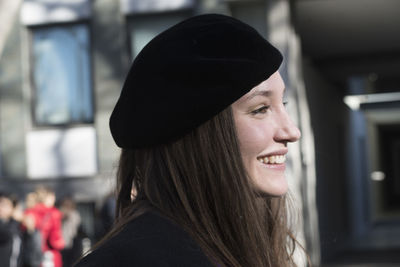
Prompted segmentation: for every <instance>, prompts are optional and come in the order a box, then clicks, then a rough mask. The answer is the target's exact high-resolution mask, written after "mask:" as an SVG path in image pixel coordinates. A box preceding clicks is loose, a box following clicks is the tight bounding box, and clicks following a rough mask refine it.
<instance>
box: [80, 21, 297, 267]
mask: <svg viewBox="0 0 400 267" xmlns="http://www.w3.org/2000/svg"><path fill="white" fill-rule="evenodd" d="M281 62H282V55H281V53H280V52H279V51H278V50H277V49H276V48H275V47H273V46H272V45H271V44H270V43H269V42H268V41H266V40H265V39H264V38H263V37H262V36H261V35H260V34H259V33H257V31H256V30H255V29H253V28H252V27H250V26H249V25H247V24H245V23H243V22H241V21H239V20H237V19H235V18H232V17H228V16H224V15H217V14H207V15H200V16H196V17H193V18H189V19H188V20H185V21H183V22H181V23H178V24H177V25H175V26H173V27H171V28H169V29H168V30H166V31H164V32H163V33H161V34H159V35H158V36H157V37H155V38H154V39H152V40H151V41H150V42H149V43H148V44H147V45H146V46H145V47H144V49H143V50H142V51H141V52H140V53H139V54H138V56H137V57H136V58H135V60H134V62H133V64H132V66H131V69H130V71H129V73H128V76H127V78H126V80H125V84H124V86H123V88H122V91H121V95H120V98H119V100H118V102H117V104H116V106H115V108H114V110H113V113H112V115H111V118H110V129H111V133H112V135H113V138H114V140H115V142H116V144H117V145H118V146H119V147H121V148H122V152H121V157H120V161H119V169H118V174H117V192H118V198H117V221H116V223H115V224H114V227H113V229H112V230H111V232H110V233H109V235H108V236H106V238H105V239H104V240H103V241H102V242H100V243H99V244H98V245H97V246H96V247H95V248H94V249H93V251H92V252H91V253H89V254H88V255H87V256H86V257H84V258H83V259H82V260H81V262H80V263H79V264H78V265H77V266H78V267H89V266H107V267H112V266H115V267H116V266H118V267H128V266H138V267H144V266H152V267H157V266H235V267H236V266H237V267H238V266H242V267H286V266H294V265H295V263H294V260H293V258H292V255H293V252H294V249H295V247H296V240H295V239H294V237H293V235H292V234H291V231H290V228H289V226H288V222H287V220H286V204H287V203H286V198H285V194H286V192H287V190H288V184H287V181H286V179H285V175H284V170H285V155H286V153H287V152H288V149H287V144H288V143H289V142H295V141H297V140H298V139H299V138H300V131H299V129H298V128H297V127H296V126H295V125H294V124H293V123H292V121H291V120H290V118H289V116H288V114H287V112H286V109H285V106H284V103H285V100H284V90H285V89H284V88H285V86H284V82H283V80H282V77H281V76H280V74H279V72H278V69H279V66H280V65H281ZM133 188H134V189H135V190H136V193H134V194H133V197H132V189H133Z"/></svg>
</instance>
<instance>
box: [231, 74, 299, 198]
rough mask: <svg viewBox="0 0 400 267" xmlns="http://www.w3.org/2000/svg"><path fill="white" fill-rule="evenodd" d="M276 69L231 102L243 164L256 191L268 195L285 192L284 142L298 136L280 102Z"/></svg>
mask: <svg viewBox="0 0 400 267" xmlns="http://www.w3.org/2000/svg"><path fill="white" fill-rule="evenodd" d="M283 91H284V83H283V80H282V77H281V76H280V74H279V73H278V72H275V73H274V74H272V75H271V77H269V78H268V79H267V80H265V81H263V82H262V83H260V84H259V85H257V86H256V87H254V88H253V89H252V90H251V91H250V92H248V93H247V94H246V95H244V96H242V97H241V98H240V99H239V100H237V101H236V102H234V103H233V104H232V110H233V114H234V118H235V124H236V130H237V136H238V139H239V144H240V152H241V155H242V158H243V163H244V166H245V168H246V171H247V172H248V175H249V177H250V178H251V179H252V181H253V183H254V185H255V188H256V190H259V191H260V192H262V193H265V194H267V195H271V196H281V195H283V194H285V193H286V192H287V189H288V185H287V182H286V178H285V173H284V171H285V159H286V154H287V153H288V149H287V143H288V142H295V141H297V140H298V139H299V138H300V131H299V129H298V128H297V127H296V126H294V124H293V122H292V121H291V120H290V118H289V116H288V114H287V112H286V109H285V107H284V102H283Z"/></svg>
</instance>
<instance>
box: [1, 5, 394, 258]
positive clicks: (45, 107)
mask: <svg viewBox="0 0 400 267" xmlns="http://www.w3.org/2000/svg"><path fill="white" fill-rule="evenodd" d="M202 13H221V14H226V15H231V16H233V17H236V18H239V19H241V20H243V21H245V22H247V23H248V24H250V25H252V26H253V27H255V28H256V29H257V30H258V31H259V32H260V33H261V34H262V35H263V36H265V37H266V38H267V39H268V40H270V41H271V42H272V43H273V44H275V45H276V46H277V47H279V49H280V50H281V51H282V53H283V54H284V56H285V61H284V64H283V65H282V67H281V70H280V71H281V73H282V76H283V77H284V79H285V83H286V86H287V91H288V98H289V106H288V110H289V112H290V113H291V115H292V117H293V118H294V120H295V122H296V123H297V124H298V125H299V127H300V129H301V131H302V134H303V137H302V140H301V142H299V143H298V144H294V145H292V147H291V152H290V153H291V155H290V160H289V162H288V165H289V168H288V179H289V182H290V185H291V191H292V194H293V196H294V199H295V201H294V202H295V203H294V204H295V206H296V209H297V210H298V211H299V213H300V214H301V219H300V220H299V222H298V224H296V225H297V231H298V237H299V239H300V240H301V241H302V242H303V243H304V244H305V246H306V248H307V251H308V253H309V255H310V257H311V259H312V262H313V263H314V265H315V266H399V265H400V1H399V0H60V1H55V0H26V1H22V0H0V190H1V191H3V192H8V193H12V194H14V195H15V196H17V198H18V199H19V200H21V201H23V200H24V199H25V198H26V196H27V195H28V193H30V192H33V191H35V188H36V187H37V186H39V185H44V186H47V187H50V188H52V189H53V190H54V191H55V193H56V198H57V200H58V201H61V200H63V199H66V198H68V199H69V200H72V201H73V202H74V203H75V204H74V206H76V210H77V211H78V213H79V215H80V217H81V220H80V228H79V229H80V230H79V233H80V234H81V236H82V237H83V240H84V243H85V242H86V243H85V244H84V246H90V243H92V244H93V242H95V241H96V240H98V239H99V238H100V237H101V236H102V235H103V234H104V231H105V230H106V229H107V228H108V227H109V226H108V224H109V221H108V219H107V218H108V217H109V216H110V214H111V215H112V213H113V209H112V204H113V201H114V200H113V196H112V193H113V186H114V176H115V171H116V166H117V162H118V156H119V149H118V148H117V147H116V146H115V144H114V142H113V140H112V137H111V135H110V133H109V128H108V119H109V116H110V114H111V111H112V108H113V106H114V104H115V102H116V101H117V98H118V96H119V93H120V90H121V88H122V84H123V80H124V77H125V75H126V74H127V71H128V69H129V65H130V63H131V62H132V60H133V59H134V58H135V56H136V55H137V54H138V52H139V51H140V50H141V48H142V47H143V46H144V45H145V44H146V43H147V42H148V41H149V40H150V39H151V38H152V37H154V36H155V35H156V34H158V33H159V32H161V31H162V30H164V29H166V28H167V27H169V26H171V25H173V24H175V23H177V22H179V21H181V20H182V19H185V18H188V17H190V16H193V15H197V14H202ZM194 82H195V81H194ZM138 127H140V125H138ZM107 216H108V217H107ZM88 242H89V243H88Z"/></svg>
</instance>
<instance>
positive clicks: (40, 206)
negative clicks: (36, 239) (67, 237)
mask: <svg viewBox="0 0 400 267" xmlns="http://www.w3.org/2000/svg"><path fill="white" fill-rule="evenodd" d="M35 193H36V198H37V204H36V205H34V206H33V207H32V208H29V209H26V210H25V214H26V216H27V217H28V218H33V220H34V227H35V229H37V230H38V231H39V232H40V238H41V243H42V251H43V263H42V267H61V266H62V258H61V253H60V251H61V250H62V249H63V248H64V239H63V236H62V230H61V218H62V216H61V212H60V211H59V210H58V209H57V208H56V207H54V204H55V201H56V195H55V193H54V191H53V190H51V189H50V188H48V187H44V186H40V187H38V188H37V189H36V191H35Z"/></svg>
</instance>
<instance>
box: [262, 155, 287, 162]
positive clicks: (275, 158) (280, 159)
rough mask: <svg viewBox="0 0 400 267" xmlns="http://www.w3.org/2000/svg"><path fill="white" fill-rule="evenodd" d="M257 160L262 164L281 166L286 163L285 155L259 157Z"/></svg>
mask: <svg viewBox="0 0 400 267" xmlns="http://www.w3.org/2000/svg"><path fill="white" fill-rule="evenodd" d="M257 160H258V161H259V162H261V163H264V164H282V163H284V162H285V161H286V156H285V155H276V156H266V157H259V158H257Z"/></svg>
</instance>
